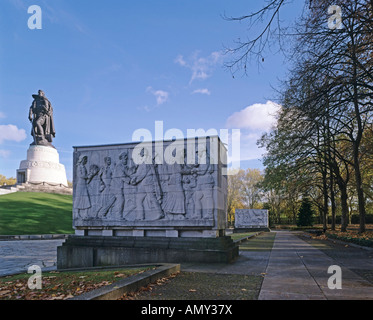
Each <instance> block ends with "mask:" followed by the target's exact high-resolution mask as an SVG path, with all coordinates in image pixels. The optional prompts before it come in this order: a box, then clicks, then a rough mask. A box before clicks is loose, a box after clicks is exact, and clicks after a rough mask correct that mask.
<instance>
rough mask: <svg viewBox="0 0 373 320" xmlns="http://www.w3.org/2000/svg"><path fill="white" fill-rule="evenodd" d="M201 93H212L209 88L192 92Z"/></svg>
mask: <svg viewBox="0 0 373 320" xmlns="http://www.w3.org/2000/svg"><path fill="white" fill-rule="evenodd" d="M195 93H200V94H207V95H208V96H209V95H210V94H211V92H210V90H209V89H196V90H194V91H193V92H192V94H195Z"/></svg>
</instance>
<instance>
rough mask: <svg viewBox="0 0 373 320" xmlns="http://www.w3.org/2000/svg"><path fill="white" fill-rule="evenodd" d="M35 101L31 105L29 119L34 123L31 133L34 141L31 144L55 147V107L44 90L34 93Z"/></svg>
mask: <svg viewBox="0 0 373 320" xmlns="http://www.w3.org/2000/svg"><path fill="white" fill-rule="evenodd" d="M32 97H33V98H34V101H33V102H32V105H31V107H30V112H29V120H30V122H31V124H32V129H31V135H32V136H33V138H34V142H33V143H32V144H31V145H42V146H50V147H53V146H52V144H51V142H52V137H53V138H54V137H55V135H56V132H55V129H54V122H53V108H52V105H51V103H50V101H49V100H48V99H47V98H46V97H45V94H44V92H43V91H42V90H39V91H38V94H33V95H32Z"/></svg>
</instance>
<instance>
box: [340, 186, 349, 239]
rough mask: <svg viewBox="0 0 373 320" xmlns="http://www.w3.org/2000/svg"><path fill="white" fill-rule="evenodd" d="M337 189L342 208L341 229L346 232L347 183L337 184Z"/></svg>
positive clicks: (347, 219)
mask: <svg viewBox="0 0 373 320" xmlns="http://www.w3.org/2000/svg"><path fill="white" fill-rule="evenodd" d="M338 187H339V190H340V191H341V208H342V221H341V231H342V232H346V231H347V226H348V221H349V218H348V203H347V200H348V196H347V185H345V184H344V183H340V184H338Z"/></svg>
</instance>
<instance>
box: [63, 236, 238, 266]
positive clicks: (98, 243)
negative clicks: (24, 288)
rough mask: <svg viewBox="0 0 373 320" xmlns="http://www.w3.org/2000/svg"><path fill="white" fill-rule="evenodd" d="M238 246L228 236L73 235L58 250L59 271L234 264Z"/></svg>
mask: <svg viewBox="0 0 373 320" xmlns="http://www.w3.org/2000/svg"><path fill="white" fill-rule="evenodd" d="M237 257H238V246H237V245H236V244H235V243H234V242H233V240H232V239H231V238H230V237H228V236H224V237H218V238H163V237H107V236H76V235H72V236H69V237H68V238H67V239H66V241H65V242H64V243H63V244H62V246H60V247H58V248H57V269H69V268H88V267H96V266H115V265H126V264H141V263H162V262H163V263H182V262H206V263H231V262H233V261H234V260H235V259H236V258H237Z"/></svg>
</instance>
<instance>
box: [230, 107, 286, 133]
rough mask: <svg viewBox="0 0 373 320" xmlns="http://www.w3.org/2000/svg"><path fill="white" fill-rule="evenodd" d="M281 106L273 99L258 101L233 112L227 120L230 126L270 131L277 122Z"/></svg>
mask: <svg viewBox="0 0 373 320" xmlns="http://www.w3.org/2000/svg"><path fill="white" fill-rule="evenodd" d="M280 109H281V106H280V105H278V104H277V103H274V102H272V101H267V103H266V104H261V103H256V104H253V105H251V106H248V107H247V108H245V109H243V110H241V111H239V112H236V113H234V114H232V115H231V116H230V117H229V118H228V120H227V127H228V128H237V129H248V130H253V131H269V130H270V129H271V127H272V126H274V125H275V124H276V115H277V113H278V112H279V111H280Z"/></svg>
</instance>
